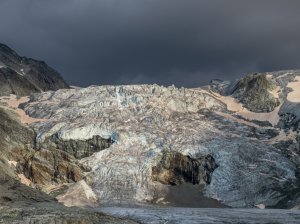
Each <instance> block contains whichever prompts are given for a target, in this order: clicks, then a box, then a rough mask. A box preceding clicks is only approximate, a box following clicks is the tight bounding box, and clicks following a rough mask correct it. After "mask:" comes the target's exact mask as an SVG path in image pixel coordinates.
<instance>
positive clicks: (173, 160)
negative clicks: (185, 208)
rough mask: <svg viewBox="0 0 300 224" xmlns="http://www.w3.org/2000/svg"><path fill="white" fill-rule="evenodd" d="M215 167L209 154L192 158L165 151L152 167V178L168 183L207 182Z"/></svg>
mask: <svg viewBox="0 0 300 224" xmlns="http://www.w3.org/2000/svg"><path fill="white" fill-rule="evenodd" d="M216 168H217V165H216V163H215V160H214V158H213V157H212V156H210V155H207V156H205V157H204V158H198V159H193V158H190V157H189V156H184V155H182V154H181V153H178V152H175V153H172V152H165V153H163V155H162V158H161V161H160V162H159V164H158V165H156V166H154V167H152V179H153V180H154V181H159V182H161V183H163V184H170V185H179V184H183V183H192V184H209V183H210V181H211V176H212V173H213V171H214V170H215V169H216Z"/></svg>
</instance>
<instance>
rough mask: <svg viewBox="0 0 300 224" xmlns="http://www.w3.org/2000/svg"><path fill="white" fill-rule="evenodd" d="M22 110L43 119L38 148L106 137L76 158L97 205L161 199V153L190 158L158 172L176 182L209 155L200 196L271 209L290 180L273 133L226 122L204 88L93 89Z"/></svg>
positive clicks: (39, 99)
mask: <svg viewBox="0 0 300 224" xmlns="http://www.w3.org/2000/svg"><path fill="white" fill-rule="evenodd" d="M23 108H24V110H25V111H26V113H27V114H29V115H30V116H32V117H37V118H44V119H45V120H43V121H42V122H39V123H34V124H32V125H33V126H34V128H35V130H36V131H37V133H38V136H39V138H38V139H37V140H38V142H39V144H40V145H41V146H42V147H43V144H44V142H45V141H46V140H47V139H49V138H50V137H51V136H53V135H57V136H58V138H60V139H61V140H64V141H69V140H74V141H77V140H80V141H82V140H83V141H84V140H88V139H91V137H93V136H100V137H101V138H104V139H110V140H111V143H112V144H111V145H110V147H109V148H106V149H103V150H101V151H99V152H96V153H94V154H93V155H91V156H89V157H85V158H83V159H81V160H80V162H81V163H82V164H85V165H88V166H90V167H91V168H92V170H91V171H90V172H89V173H86V179H88V180H89V183H90V184H91V186H92V187H93V191H94V192H95V194H96V195H97V197H98V199H99V201H100V202H103V203H104V202H116V203H119V202H120V203H125V202H151V203H153V202H154V203H155V202H163V203H168V201H167V199H166V195H167V194H168V191H169V187H170V186H169V184H170V183H169V184H168V183H167V184H166V183H162V182H163V181H162V182H159V181H155V178H153V167H155V166H157V165H158V164H159V163H160V161H161V159H162V158H164V157H163V155H164V153H171V154H174V155H175V154H176V153H179V154H177V155H179V156H178V158H182V161H188V158H190V159H191V161H192V162H186V163H185V165H182V166H181V167H180V165H179V167H174V166H172V165H170V166H169V165H168V166H165V168H166V167H167V168H166V169H165V170H161V172H162V173H160V174H159V175H160V177H161V178H166V179H170V178H173V177H174V178H177V180H180V181H183V182H184V181H186V176H184V175H189V171H187V170H188V169H189V168H190V166H189V165H186V164H194V163H195V161H196V160H197V159H199V158H203V157H205V156H208V155H209V156H212V158H214V160H215V162H216V164H217V166H218V167H217V168H216V169H215V170H213V171H211V181H209V182H205V181H204V182H203V181H202V182H201V184H202V185H204V190H203V194H204V195H206V196H207V197H210V198H214V199H217V200H219V201H221V202H222V203H223V204H225V205H229V206H234V207H255V205H257V204H264V205H266V206H275V205H277V204H278V203H279V202H280V201H281V200H282V199H284V197H285V191H286V190H288V189H287V186H289V187H290V188H291V189H292V188H293V186H294V184H295V181H296V177H295V170H296V167H295V165H294V163H293V162H292V161H290V160H289V159H288V158H287V157H286V155H284V153H283V152H281V151H280V150H279V149H278V148H275V147H274V146H273V145H272V141H271V140H272V139H273V138H275V137H276V136H277V135H278V133H279V131H278V130H277V129H276V128H274V127H269V126H260V125H257V124H256V123H253V126H249V125H247V124H248V123H247V122H242V121H244V120H243V118H235V119H231V118H233V117H232V111H231V112H230V111H228V110H227V105H226V103H224V102H223V101H222V100H221V99H220V97H218V96H217V95H216V93H214V92H212V91H210V90H209V88H194V89H185V88H180V89H178V88H175V87H174V86H171V87H162V86H158V85H130V86H93V87H88V88H82V89H69V90H58V91H55V92H45V93H42V94H35V95H33V96H32V97H31V100H30V101H29V102H28V103H25V104H24V105H23ZM219 112H220V113H219ZM224 114H225V115H226V114H227V115H228V116H223V115H224ZM46 119H47V120H46ZM248 122H252V121H248ZM254 124H255V125H254ZM91 147H93V146H92V145H91ZM170 161H172V160H170ZM193 161H194V162H193ZM201 161H202V160H201ZM199 164H202V163H201V162H199ZM200 166H203V167H206V168H207V166H209V164H203V165H199V167H200ZM193 167H194V165H193ZM199 169H202V167H200V168H199ZM203 169H204V168H203ZM183 171H184V172H185V173H184V174H182V173H183ZM197 172H198V171H197ZM205 172H207V171H205ZM170 175H171V176H170ZM172 175H173V176H172ZM180 175H181V176H180ZM182 175H183V176H182ZM199 175H200V174H199ZM178 178H179V179H178ZM180 178H181V179H180ZM199 178H200V179H201V178H204V176H203V173H202V174H201V176H200V177H199ZM180 181H179V182H180ZM176 184H180V183H178V182H176ZM197 184H200V183H197ZM199 188H200V185H199Z"/></svg>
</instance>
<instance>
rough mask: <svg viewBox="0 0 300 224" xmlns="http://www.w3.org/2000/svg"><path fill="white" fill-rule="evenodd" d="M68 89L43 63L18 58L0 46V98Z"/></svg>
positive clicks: (9, 50)
mask: <svg viewBox="0 0 300 224" xmlns="http://www.w3.org/2000/svg"><path fill="white" fill-rule="evenodd" d="M61 88H68V85H67V84H66V82H65V81H64V80H63V79H62V77H61V76H60V74H59V73H58V72H57V71H55V70H54V69H52V68H50V67H49V66H48V65H47V64H46V63H45V62H43V61H37V60H34V59H31V58H27V57H21V56H19V55H18V54H17V53H16V52H15V51H13V50H12V49H10V48H9V47H8V46H6V45H4V44H0V96H4V95H9V94H15V95H18V96H25V95H30V94H31V93H35V92H41V91H47V90H58V89H61Z"/></svg>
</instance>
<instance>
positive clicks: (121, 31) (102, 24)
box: [0, 0, 300, 87]
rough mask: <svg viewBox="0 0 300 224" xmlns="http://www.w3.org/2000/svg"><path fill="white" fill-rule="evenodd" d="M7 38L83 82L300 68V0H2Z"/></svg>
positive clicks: (205, 78)
mask: <svg viewBox="0 0 300 224" xmlns="http://www.w3.org/2000/svg"><path fill="white" fill-rule="evenodd" d="M0 42H2V43H5V44H7V45H9V46H10V47H12V48H13V49H15V50H16V51H17V52H18V53H19V54H21V55H25V56H28V57H32V58H35V59H40V60H44V61H46V62H47V63H48V64H49V65H50V66H52V67H54V68H55V69H56V70H58V71H59V72H60V73H61V74H62V75H63V77H64V78H65V79H66V81H67V82H68V83H70V84H73V85H79V86H86V85H89V84H97V85H99V84H130V83H158V84H163V85H171V84H175V85H176V86H178V87H180V86H185V87H195V86H201V85H205V84H207V83H208V82H209V81H210V80H211V79H213V78H219V79H226V80H232V79H235V78H237V77H239V76H241V75H244V74H246V73H250V72H256V71H261V72H263V71H273V70H282V69H296V68H300V1H299V0H281V1H277V0H257V1H255V0H247V1H246V0H245V1H243V0H203V1H202V0H0Z"/></svg>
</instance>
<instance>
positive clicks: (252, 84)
mask: <svg viewBox="0 0 300 224" xmlns="http://www.w3.org/2000/svg"><path fill="white" fill-rule="evenodd" d="M275 88H276V84H275V82H273V80H272V79H271V78H267V74H257V73H255V74H252V75H248V76H246V77H244V78H242V79H240V80H238V81H237V83H236V84H234V86H233V87H232V90H231V94H232V95H233V96H234V97H235V98H236V99H238V100H239V101H240V102H241V103H242V104H243V105H244V106H245V107H246V108H247V109H249V110H250V111H253V112H257V113H262V112H271V111H273V110H274V109H275V108H276V107H277V106H279V104H280V102H279V99H278V98H276V97H274V96H273V95H272V94H271V93H270V92H269V91H272V90H274V89H275Z"/></svg>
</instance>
